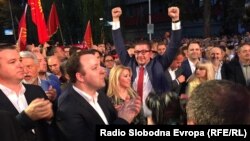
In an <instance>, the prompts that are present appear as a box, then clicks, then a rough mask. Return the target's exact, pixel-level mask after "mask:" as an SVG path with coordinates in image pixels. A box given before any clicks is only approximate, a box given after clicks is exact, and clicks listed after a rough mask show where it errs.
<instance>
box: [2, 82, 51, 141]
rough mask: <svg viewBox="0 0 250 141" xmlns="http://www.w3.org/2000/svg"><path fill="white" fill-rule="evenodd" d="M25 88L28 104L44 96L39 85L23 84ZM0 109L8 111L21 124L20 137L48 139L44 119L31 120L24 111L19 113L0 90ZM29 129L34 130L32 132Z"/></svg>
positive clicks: (42, 140)
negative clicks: (21, 132)
mask: <svg viewBox="0 0 250 141" xmlns="http://www.w3.org/2000/svg"><path fill="white" fill-rule="evenodd" d="M24 87H25V88H26V91H25V94H24V95H25V98H26V100H27V103H28V104H30V103H31V101H33V100H34V99H36V98H46V99H47V96H46V95H45V93H44V91H43V90H42V88H41V87H39V86H35V85H27V84H24ZM0 110H3V111H8V112H10V113H11V114H13V115H14V116H15V117H16V119H17V121H18V123H19V124H20V125H21V127H22V130H23V132H24V134H23V135H22V136H21V137H20V138H22V139H23V140H27V141H48V140H49V139H48V131H47V129H48V124H47V122H46V121H43V120H40V121H32V120H31V119H30V118H29V117H28V116H27V115H26V114H25V112H21V113H19V112H18V111H17V110H16V108H15V107H14V106H13V104H12V103H11V101H10V100H9V99H8V97H6V95H5V94H4V93H3V92H2V91H1V90H0ZM31 129H34V130H35V133H36V134H34V133H33V132H32V131H31Z"/></svg>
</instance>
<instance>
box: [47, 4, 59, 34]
mask: <svg viewBox="0 0 250 141" xmlns="http://www.w3.org/2000/svg"><path fill="white" fill-rule="evenodd" d="M47 27H48V34H49V36H50V37H51V36H53V34H55V33H56V31H57V29H58V27H59V19H58V15H57V11H56V5H55V3H52V6H51V9H50V13H49V19H48V22H47Z"/></svg>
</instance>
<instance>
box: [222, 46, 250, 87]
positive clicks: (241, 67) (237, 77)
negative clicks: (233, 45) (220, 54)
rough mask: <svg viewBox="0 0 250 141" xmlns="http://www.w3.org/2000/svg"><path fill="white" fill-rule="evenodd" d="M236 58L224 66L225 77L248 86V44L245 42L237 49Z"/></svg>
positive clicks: (249, 48) (249, 67) (249, 47)
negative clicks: (225, 70)
mask: <svg viewBox="0 0 250 141" xmlns="http://www.w3.org/2000/svg"><path fill="white" fill-rule="evenodd" d="M237 55H238V59H233V60H232V61H231V62H229V63H228V65H227V66H226V69H227V74H226V79H228V80H230V81H233V82H235V83H239V84H242V85H244V86H246V87H248V88H250V44H248V43H245V44H242V45H240V46H239V48H238V49H237Z"/></svg>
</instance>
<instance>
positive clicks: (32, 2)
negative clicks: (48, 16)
mask: <svg viewBox="0 0 250 141" xmlns="http://www.w3.org/2000/svg"><path fill="white" fill-rule="evenodd" d="M28 4H29V6H30V9H31V17H32V21H33V22H34V24H35V25H36V27H37V33H38V40H39V43H40V44H44V43H45V42H47V41H48V40H49V35H48V30H47V27H46V22H45V19H44V14H43V9H42V5H41V0H28Z"/></svg>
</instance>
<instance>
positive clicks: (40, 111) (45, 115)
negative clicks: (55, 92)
mask: <svg viewBox="0 0 250 141" xmlns="http://www.w3.org/2000/svg"><path fill="white" fill-rule="evenodd" d="M24 112H25V113H26V114H27V115H28V117H29V118H31V119H32V120H33V121H36V120H40V119H47V120H49V119H51V118H52V117H53V111H52V104H51V102H50V101H49V100H45V99H44V98H37V99H35V100H33V101H32V102H31V103H30V104H29V106H28V107H27V108H26V109H25V110H24Z"/></svg>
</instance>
